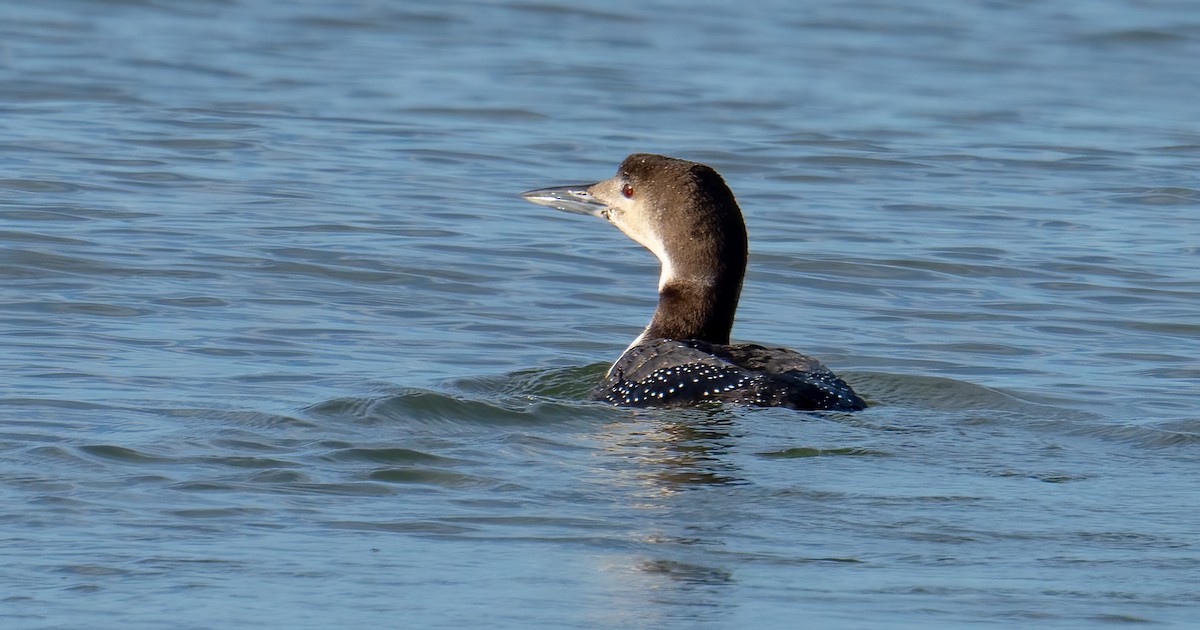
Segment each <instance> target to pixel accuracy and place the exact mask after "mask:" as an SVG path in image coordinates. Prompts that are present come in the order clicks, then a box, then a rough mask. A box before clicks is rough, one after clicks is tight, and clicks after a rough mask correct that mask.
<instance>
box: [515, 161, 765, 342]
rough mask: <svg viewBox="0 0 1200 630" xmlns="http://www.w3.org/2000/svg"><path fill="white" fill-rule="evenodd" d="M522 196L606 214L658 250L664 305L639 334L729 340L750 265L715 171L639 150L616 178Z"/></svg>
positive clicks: (739, 223)
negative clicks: (644, 330)
mask: <svg viewBox="0 0 1200 630" xmlns="http://www.w3.org/2000/svg"><path fill="white" fill-rule="evenodd" d="M524 197H525V198H526V199H528V200H530V201H533V202H534V203H540V204H544V205H549V206H553V207H557V208H560V209H563V210H569V211H572V212H582V213H587V214H595V215H598V216H602V217H604V218H606V219H608V220H609V221H610V222H612V224H613V225H615V226H617V227H618V228H619V229H620V230H621V231H622V232H624V233H625V234H626V235H628V236H629V237H630V238H632V239H633V240H635V241H637V242H638V243H641V244H642V245H643V246H644V247H646V249H649V250H650V251H651V252H653V253H654V255H655V256H657V257H658V260H659V262H660V263H661V264H662V273H661V276H660V278H659V282H658V292H659V302H658V309H657V310H656V311H655V313H654V318H653V319H652V320H651V322H650V325H649V326H648V327H647V328H646V332H645V333H643V335H642V337H641V338H640V339H658V338H667V339H702V340H704V341H709V342H712V343H728V342H729V331H730V328H732V326H733V315H734V311H735V310H736V309H737V301H738V296H739V294H740V293H741V288H742V277H743V275H744V274H745V271H746V250H747V245H746V226H745V223H744V221H743V220H742V213H741V210H740V209H739V208H738V205H737V201H736V200H735V199H734V197H733V193H732V192H730V190H729V187H728V186H726V185H725V181H724V180H723V179H721V176H720V175H718V174H717V172H716V171H714V170H713V169H711V168H709V167H708V166H705V165H703V164H698V163H696V162H689V161H687V160H680V159H678V158H672V157H667V156H663V155H654V154H650V153H635V154H633V155H630V156H629V157H627V158H625V161H623V162H621V166H620V167H619V168H618V169H617V174H616V176H614V177H612V178H611V179H606V180H604V181H602V182H597V183H595V184H591V185H583V186H564V187H558V188H547V189H541V190H534V191H530V192H527V193H525V194H524Z"/></svg>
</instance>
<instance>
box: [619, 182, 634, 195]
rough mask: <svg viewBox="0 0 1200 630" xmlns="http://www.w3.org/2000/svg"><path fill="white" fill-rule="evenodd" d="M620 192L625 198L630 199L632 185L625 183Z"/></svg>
mask: <svg viewBox="0 0 1200 630" xmlns="http://www.w3.org/2000/svg"><path fill="white" fill-rule="evenodd" d="M621 194H622V195H625V198H626V199H632V198H633V186H630V185H629V184H625V185H624V186H622V187H621Z"/></svg>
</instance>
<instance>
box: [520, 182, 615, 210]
mask: <svg viewBox="0 0 1200 630" xmlns="http://www.w3.org/2000/svg"><path fill="white" fill-rule="evenodd" d="M592 186H593V184H576V185H573V186H554V187H552V188H539V189H537V190H529V191H526V192H523V193H521V196H522V197H524V198H525V199H526V200H527V201H532V202H533V203H536V204H539V205H543V206H550V207H551V208H555V209H557V210H563V211H565V212H574V213H576V214H590V215H592V216H594V217H601V218H603V217H604V211H605V210H607V209H608V206H605V205H604V204H602V203H600V202H599V201H596V198H595V197H592V196H591V195H590V194H588V188H591V187H592Z"/></svg>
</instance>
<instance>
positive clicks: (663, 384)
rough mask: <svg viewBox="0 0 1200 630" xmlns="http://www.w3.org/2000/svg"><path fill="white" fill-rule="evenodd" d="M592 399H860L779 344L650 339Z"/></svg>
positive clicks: (807, 405) (842, 403)
mask: <svg viewBox="0 0 1200 630" xmlns="http://www.w3.org/2000/svg"><path fill="white" fill-rule="evenodd" d="M593 398H596V399H598V400H604V401H606V402H609V403H612V404H616V405H626V406H635V407H677V406H678V407H682V406H689V405H695V404H697V403H702V402H705V401H713V402H733V403H739V404H745V405H757V406H763V407H791V408H793V409H801V410H810V411H815V410H834V411H856V410H859V409H864V408H865V407H866V402H864V401H863V399H862V398H859V397H858V395H857V394H855V393H854V390H853V389H851V388H850V386H849V385H847V384H846V383H845V381H843V380H842V379H840V378H838V377H837V376H836V375H835V374H834V373H833V372H831V371H829V369H828V368H826V367H825V366H824V365H822V364H821V363H820V362H819V361H817V360H816V359H814V358H812V357H809V356H805V355H803V354H800V353H798V352H793V351H791V350H787V349H785V348H767V347H764V346H760V345H756V344H729V345H726V344H713V343H707V342H704V341H699V340H694V339H691V340H684V341H677V340H673V339H654V340H650V341H645V342H642V343H640V344H638V345H635V346H633V347H631V348H630V349H628V350H626V351H625V354H623V355H621V358H620V359H617V362H616V363H614V364H613V366H612V369H610V370H609V372H608V376H607V378H605V380H604V382H603V383H601V385H600V386H599V387H597V388H596V390H595V391H594V392H593Z"/></svg>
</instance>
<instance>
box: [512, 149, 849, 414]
mask: <svg viewBox="0 0 1200 630" xmlns="http://www.w3.org/2000/svg"><path fill="white" fill-rule="evenodd" d="M521 196H522V197H524V198H525V199H527V200H529V201H532V202H533V203H537V204H541V205H545V206H550V207H552V208H556V209H559V210H565V211H568V212H575V213H579V214H589V215H594V216H598V217H602V218H604V219H607V220H608V221H609V222H611V223H612V224H613V225H615V226H617V228H618V229H620V230H621V231H622V232H624V233H625V234H626V235H627V236H629V237H630V238H632V239H633V240H634V241H636V242H638V243H640V244H641V245H642V246H643V247H645V248H646V249H648V250H650V251H651V252H653V253H654V255H655V256H657V257H658V260H659V263H660V264H661V271H660V274H659V280H658V306H657V308H656V309H655V310H654V315H653V317H651V318H650V323H649V325H647V326H646V329H645V330H644V331H642V334H641V335H639V336H638V337H637V338H636V339H634V341H633V343H632V344H630V345H629V347H628V348H627V349H626V350H625V352H624V353H622V354H621V357H620V358H619V359H617V361H616V362H615V363H613V365H612V367H611V368H609V370H608V373H607V374H606V375H605V378H604V381H603V382H602V383H601V384H600V385H599V386H598V387H597V388H596V389H595V390H594V391H593V392H592V397H593V398H594V399H597V400H603V401H606V402H609V403H612V404H615V405H623V406H633V407H682V406H691V405H697V404H702V403H705V402H708V401H713V402H730V403H737V404H745V405H756V406H763V407H791V408H794V409H801V410H837V411H855V410H859V409H863V408H865V407H866V406H867V405H866V402H865V401H863V399H862V398H860V397H859V396H858V394H856V393H854V390H853V389H851V387H850V386H849V385H847V384H846V383H845V381H843V380H842V379H840V378H838V377H837V376H836V375H835V374H834V373H833V372H831V371H830V370H829V369H828V368H826V367H825V366H824V365H822V364H821V363H820V362H819V361H817V360H816V359H814V358H812V357H809V356H805V355H803V354H800V353H798V352H793V351H791V350H787V349H784V348H771V347H766V346H761V345H757V344H749V343H730V341H729V334H730V330H731V329H732V328H733V318H734V313H735V311H736V310H737V303H738V297H739V296H740V295H741V291H742V278H743V277H744V276H745V273H746V256H747V250H748V244H747V238H746V224H745V221H744V220H743V219H742V211H741V209H740V208H739V207H738V204H737V201H736V200H735V199H734V196H733V192H731V191H730V190H729V187H728V186H727V185H726V184H725V180H723V179H722V178H721V176H720V175H718V174H717V172H716V171H715V170H713V169H712V168H711V167H708V166H705V165H704V164H699V163H696V162H690V161H688V160H681V159H679V158H673V157H667V156H664V155H655V154H651V153H635V154H633V155H630V156H629V157H627V158H625V160H624V161H623V162H621V165H620V167H619V168H617V174H616V176H615V177H612V178H610V179H606V180H604V181H602V182H597V183H594V184H581V185H576V186H557V187H552V188H540V189H538V190H530V191H528V192H525V193H522V195H521Z"/></svg>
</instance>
